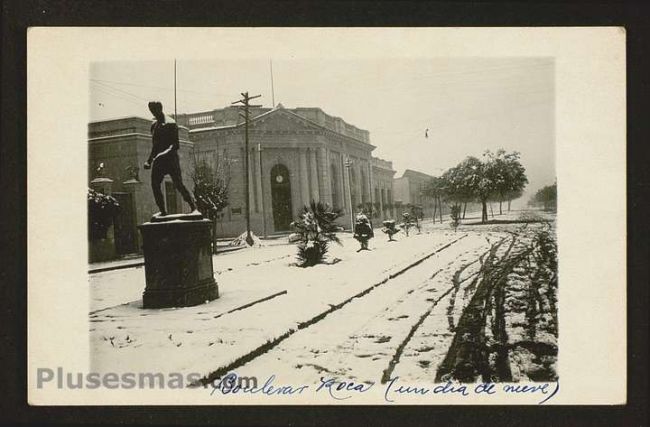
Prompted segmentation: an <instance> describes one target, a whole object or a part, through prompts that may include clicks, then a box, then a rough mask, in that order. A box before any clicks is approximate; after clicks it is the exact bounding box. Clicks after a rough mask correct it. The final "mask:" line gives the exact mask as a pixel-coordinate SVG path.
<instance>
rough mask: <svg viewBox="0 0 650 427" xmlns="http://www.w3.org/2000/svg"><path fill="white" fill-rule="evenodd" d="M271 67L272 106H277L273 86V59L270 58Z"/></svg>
mask: <svg viewBox="0 0 650 427" xmlns="http://www.w3.org/2000/svg"><path fill="white" fill-rule="evenodd" d="M269 65H270V67H271V108H275V88H274V87H273V60H272V59H269Z"/></svg>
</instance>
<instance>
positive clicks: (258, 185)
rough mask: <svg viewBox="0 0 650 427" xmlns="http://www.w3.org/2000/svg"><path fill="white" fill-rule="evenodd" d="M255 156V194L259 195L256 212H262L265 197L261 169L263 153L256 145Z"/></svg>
mask: <svg viewBox="0 0 650 427" xmlns="http://www.w3.org/2000/svg"><path fill="white" fill-rule="evenodd" d="M254 150H255V156H253V157H254V159H255V160H254V161H255V189H256V191H255V194H256V195H257V198H256V201H257V204H256V205H255V211H256V212H262V197H264V194H262V169H261V168H260V156H261V155H262V153H260V151H259V150H258V149H257V145H255V148H254Z"/></svg>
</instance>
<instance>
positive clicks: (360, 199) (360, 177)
mask: <svg viewBox="0 0 650 427" xmlns="http://www.w3.org/2000/svg"><path fill="white" fill-rule="evenodd" d="M354 168H355V169H356V172H355V173H354V174H355V175H356V177H357V185H356V187H357V190H356V193H357V194H358V196H357V205H362V204H363V186H362V185H361V180H363V175H362V174H361V159H358V158H357V159H356V160H355V161H354ZM362 210H363V208H362V209H359V212H361V211H362Z"/></svg>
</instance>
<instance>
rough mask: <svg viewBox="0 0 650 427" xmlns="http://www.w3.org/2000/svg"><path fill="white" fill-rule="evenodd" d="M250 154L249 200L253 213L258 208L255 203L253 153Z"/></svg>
mask: <svg viewBox="0 0 650 427" xmlns="http://www.w3.org/2000/svg"><path fill="white" fill-rule="evenodd" d="M247 155H248V201H249V203H250V204H249V207H250V210H251V213H253V212H254V211H255V210H256V207H257V205H256V203H255V189H254V186H255V181H254V179H253V164H252V162H253V156H251V153H250V152H249V153H247Z"/></svg>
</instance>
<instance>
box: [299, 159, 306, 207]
mask: <svg viewBox="0 0 650 427" xmlns="http://www.w3.org/2000/svg"><path fill="white" fill-rule="evenodd" d="M299 154H300V182H299V183H298V184H299V185H300V198H301V200H302V204H303V206H309V174H308V172H307V151H306V149H305V148H300V149H299Z"/></svg>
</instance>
